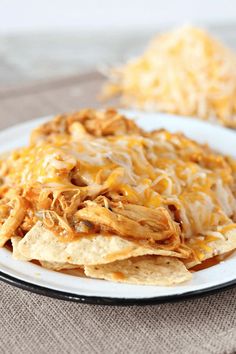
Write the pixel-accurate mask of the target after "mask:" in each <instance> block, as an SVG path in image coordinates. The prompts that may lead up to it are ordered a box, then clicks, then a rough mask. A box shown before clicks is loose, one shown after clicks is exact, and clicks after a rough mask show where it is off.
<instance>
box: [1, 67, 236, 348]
mask: <svg viewBox="0 0 236 354" xmlns="http://www.w3.org/2000/svg"><path fill="white" fill-rule="evenodd" d="M101 82H102V78H101V76H100V75H98V74H92V73H91V74H88V75H83V76H80V77H75V78H68V79H63V80H60V81H57V82H49V83H40V84H35V85H34V86H25V87H24V88H13V89H11V90H10V89H9V90H8V91H6V90H5V91H0V129H3V128H4V127H7V126H10V125H13V124H16V123H17V122H20V121H23V120H27V119H32V118H35V117H39V116H42V115H47V114H53V113H57V112H61V111H71V110H72V111H73V110H76V109H78V108H81V107H88V106H98V104H97V103H96V104H95V98H96V95H97V94H98V93H99V86H100V84H101ZM0 311H1V312H0V315H1V316H0V353H3V354H5V353H6V354H8V353H11V354H18V353H19V354H21V353H24V354H28V353H34V354H38V353H39V354H41V353H42V354H43V353H50V354H57V353H60V354H64V353H69V354H71V353H72V354H73V353H86V354H87V353H89V354H90V353H99V354H100V353H102V354H108V353H109V354H113V353H136V354H139V353H145V354H146V353H147V354H148V353H150V354H151V353H158V354H162V353H163V354H166V353H167V354H168V353H181V354H182V353H188V354H197V353H199V354H200V353H201V354H204V353H212V354H215V353H219V354H222V353H235V352H236V288H235V289H231V290H228V291H225V292H221V293H218V294H215V295H211V296H207V297H204V298H199V299H198V298H196V299H192V300H188V301H185V302H179V303H171V304H162V305H156V306H146V307H136V306H134V307H123V308H122V307H115V306H112V307H107V306H106V307H102V306H91V305H85V304H78V303H72V302H65V301H61V300H56V299H51V298H46V297H43V296H40V295H36V294H32V293H29V292H26V291H23V290H20V289H17V288H14V287H12V286H10V285H8V284H5V283H3V282H0Z"/></svg>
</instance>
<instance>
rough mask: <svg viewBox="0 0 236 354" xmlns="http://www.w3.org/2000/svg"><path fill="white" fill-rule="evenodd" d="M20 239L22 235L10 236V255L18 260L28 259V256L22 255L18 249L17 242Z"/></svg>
mask: <svg viewBox="0 0 236 354" xmlns="http://www.w3.org/2000/svg"><path fill="white" fill-rule="evenodd" d="M21 240H22V237H19V236H14V237H12V238H11V244H12V248H13V251H12V257H13V258H14V259H18V260H19V261H29V260H30V258H28V257H26V256H24V255H23V254H22V253H21V252H20V251H19V247H18V246H19V243H20V241H21Z"/></svg>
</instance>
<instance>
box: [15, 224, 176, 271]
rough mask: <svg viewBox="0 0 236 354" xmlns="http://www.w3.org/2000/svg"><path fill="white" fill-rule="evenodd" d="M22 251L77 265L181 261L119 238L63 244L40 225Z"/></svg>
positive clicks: (88, 238)
mask: <svg viewBox="0 0 236 354" xmlns="http://www.w3.org/2000/svg"><path fill="white" fill-rule="evenodd" d="M19 251H20V253H22V254H23V255H24V256H25V257H27V258H29V259H37V260H42V261H47V262H59V263H70V264H78V265H95V264H106V263H111V262H113V261H115V260H121V259H126V258H130V257H136V256H141V255H145V254H155V255H164V256H175V257H177V256H178V257H179V254H178V253H177V252H173V251H166V250H160V249H155V248H145V247H142V246H139V245H138V244H136V243H134V242H131V241H128V240H126V239H123V238H121V237H119V236H103V235H94V236H86V237H81V238H78V239H77V240H74V241H70V242H62V241H60V240H59V239H58V238H57V237H56V236H55V235H54V233H53V232H51V231H50V230H47V229H46V228H44V227H43V226H42V223H41V222H38V223H37V224H36V225H35V226H34V227H33V228H32V229H31V230H30V231H29V232H28V233H27V234H26V235H25V237H24V238H23V239H21V241H20V243H19Z"/></svg>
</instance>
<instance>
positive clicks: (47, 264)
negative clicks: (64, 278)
mask: <svg viewBox="0 0 236 354" xmlns="http://www.w3.org/2000/svg"><path fill="white" fill-rule="evenodd" d="M40 264H41V266H42V267H43V268H47V269H50V270H62V269H77V268H80V267H79V266H78V265H76V264H70V263H59V262H47V261H40Z"/></svg>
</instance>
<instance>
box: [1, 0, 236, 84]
mask: <svg viewBox="0 0 236 354" xmlns="http://www.w3.org/2000/svg"><path fill="white" fill-rule="evenodd" d="M185 23H192V24H195V25H200V26H203V27H205V28H207V29H209V30H210V31H211V32H212V33H213V34H214V35H216V36H217V37H219V38H220V39H221V40H223V41H224V42H225V43H226V44H227V45H229V46H231V47H233V48H235V49H236V1H235V0H224V1H222V0H194V1H190V0H165V1H161V0H113V1H112V0H86V1H85V0H50V1H49V0H40V1H37V0H0V89H4V88H6V87H11V86H16V85H22V84H25V83H29V82H32V81H35V80H36V81H37V80H49V79H52V78H63V77H67V76H73V75H78V74H80V73H84V72H89V71H91V70H96V69H102V68H104V67H105V66H106V65H110V64H117V63H120V62H122V61H124V60H126V59H128V58H130V57H132V56H134V55H137V54H139V53H141V52H142V50H143V48H144V47H145V46H146V44H147V41H148V40H149V39H150V38H151V37H152V36H153V35H154V34H156V33H158V32H160V31H162V30H166V29H169V28H172V27H175V26H179V25H182V24H185Z"/></svg>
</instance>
